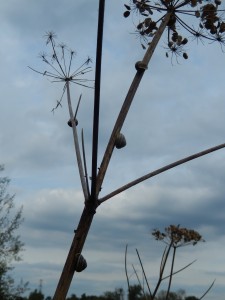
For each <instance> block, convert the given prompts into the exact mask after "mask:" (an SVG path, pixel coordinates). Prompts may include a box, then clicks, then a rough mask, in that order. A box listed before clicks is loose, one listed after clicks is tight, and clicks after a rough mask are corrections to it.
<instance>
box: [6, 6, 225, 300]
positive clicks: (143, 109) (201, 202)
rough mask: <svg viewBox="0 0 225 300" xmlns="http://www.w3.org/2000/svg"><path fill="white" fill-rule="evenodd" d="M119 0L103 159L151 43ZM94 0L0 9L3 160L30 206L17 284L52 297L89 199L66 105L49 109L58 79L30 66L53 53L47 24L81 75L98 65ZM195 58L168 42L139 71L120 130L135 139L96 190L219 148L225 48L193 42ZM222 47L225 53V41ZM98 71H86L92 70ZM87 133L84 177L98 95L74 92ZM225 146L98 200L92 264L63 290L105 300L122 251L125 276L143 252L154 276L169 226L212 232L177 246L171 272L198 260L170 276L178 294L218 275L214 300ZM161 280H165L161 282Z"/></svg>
mask: <svg viewBox="0 0 225 300" xmlns="http://www.w3.org/2000/svg"><path fill="white" fill-rule="evenodd" d="M123 12H124V6H123V1H120V0H114V1H106V14H105V29H104V46H103V68H102V90H101V117H100V136H99V143H100V144H99V158H98V164H100V162H101V159H102V156H103V153H104V150H105V147H106V144H107V142H108V139H109V136H110V133H111V130H112V127H113V124H114V122H115V119H116V117H117V114H118V112H119V109H120V106H121V105H122V102H123V100H124V97H125V96H126V92H127V89H128V88H129V85H130V83H131V81H132V79H133V76H134V74H135V68H134V64H135V62H136V61H138V60H141V59H142V57H143V55H144V50H143V49H142V47H141V46H140V41H139V38H138V37H137V36H136V35H135V34H133V33H134V30H135V27H134V22H135V18H134V19H132V18H129V19H124V18H123ZM97 14H98V1H97V0H92V1H87V0H82V1H81V0H76V1H72V0H66V1H59V0H47V1H46V0H39V1H35V0H29V1H28V0H21V1H19V2H18V1H16V0H9V1H1V4H0V28H1V30H0V40H1V47H0V57H1V59H0V61H1V72H0V76H1V80H0V90H1V108H0V128H1V131H0V163H2V164H4V165H5V171H4V175H5V176H8V177H10V179H11V185H10V189H9V192H10V193H15V194H16V197H15V204H16V207H17V208H19V207H20V206H21V205H23V215H24V218H25V221H24V223H23V225H22V226H21V228H20V231H19V233H20V235H21V240H22V241H23V242H24V243H25V251H24V252H23V255H22V256H23V260H22V261H21V262H19V263H17V264H16V267H15V270H14V272H13V275H14V276H15V278H16V280H17V281H19V280H20V279H23V281H29V282H30V284H29V286H30V288H31V290H33V289H35V288H38V286H39V283H40V280H42V290H43V292H44V294H45V295H46V296H47V295H53V293H54V290H55V288H56V285H57V282H58V279H59V276H60V274H61V271H62V268H63V265H64V262H65V259H66V256H67V253H68V250H69V247H70V244H71V241H72V238H73V231H74V229H75V228H76V226H77V224H78V222H79V218H80V214H81V212H82V209H83V196H82V191H81V187H80V181H79V176H78V171H77V166H76V158H75V155H74V147H73V140H72V132H71V129H70V128H69V127H68V125H67V121H68V119H69V114H68V108H67V105H66V99H64V100H63V102H62V108H61V107H59V108H58V109H57V110H56V111H55V113H54V114H53V113H52V112H51V110H52V108H53V107H54V106H55V105H56V100H58V99H59V98H60V96H61V94H62V89H63V84H61V83H51V82H50V81H49V80H47V78H46V77H43V76H42V75H40V74H37V73H35V72H33V71H31V69H29V68H28V66H30V67H32V68H35V69H38V70H40V71H44V70H45V69H46V65H44V63H43V62H42V61H41V59H40V58H39V57H38V55H39V53H40V52H42V51H45V52H48V51H49V49H48V48H46V44H45V39H44V38H43V36H44V35H45V33H46V32H47V31H50V30H53V31H54V32H55V33H56V34H57V41H58V42H59V43H60V42H64V43H65V44H66V45H68V47H69V48H72V49H74V50H75V51H76V53H77V54H76V57H75V59H74V65H73V67H74V69H76V68H77V67H79V66H80V65H81V64H82V63H83V62H84V61H85V60H86V59H87V57H88V56H90V57H91V58H92V59H93V61H95V48H96V31H97V29H96V26H97ZM189 35H190V34H189V33H187V35H186V36H187V37H188V38H189V43H188V44H187V51H188V55H189V59H188V60H184V59H182V58H180V59H179V62H178V63H176V60H175V61H174V60H173V61H172V62H171V59H170V58H167V57H166V55H165V51H166V50H165V46H166V39H165V36H164V37H163V38H162V40H161V42H160V44H159V45H158V48H157V50H156V52H155V54H154V56H153V59H152V61H151V63H150V66H149V69H148V71H147V72H146V74H145V75H144V78H143V80H142V82H141V85H140V88H139V90H138V92H137V94H136V97H135V100H134V103H133V104H132V107H131V109H130V112H129V115H128V117H127V119H126V122H125V124H124V127H123V129H122V132H123V133H124V135H125V136H126V140H127V146H126V147H125V148H123V149H121V150H115V151H114V153H113V158H112V160H111V163H110V166H109V169H108V173H107V176H106V178H105V181H104V183H103V189H102V191H101V196H104V195H106V194H107V193H109V192H111V191H113V190H114V189H116V188H118V187H120V186H121V185H124V184H126V183H128V182H130V181H131V180H134V179H135V178H137V177H140V176H142V175H145V174H146V173H149V172H151V171H154V170H155V169H158V168H160V167H163V166H164V165H167V164H169V163H172V162H174V161H176V160H178V159H181V158H183V157H185V156H188V155H191V154H194V153H196V152H199V151H202V150H204V149H207V148H210V147H213V146H215V145H217V144H222V143H224V141H225V140H224V137H225V118H224V115H225V91H224V69H225V56H224V55H225V54H224V53H223V51H221V47H220V45H218V44H216V43H211V44H210V43H209V42H207V41H206V42H204V44H202V43H201V42H199V43H197V42H196V41H195V40H194V41H192V38H191V37H189ZM223 50H225V48H224V49H223ZM94 67H95V66H94V64H93V72H92V73H91V74H90V75H88V76H89V78H94ZM71 92H72V101H73V105H74V107H75V106H76V103H77V100H78V98H79V95H80V94H81V93H82V101H81V105H80V108H79V112H78V120H79V125H78V130H79V134H80V131H81V129H82V128H83V129H84V137H85V147H86V152H87V153H86V155H87V163H88V172H89V174H90V170H91V135H92V114H93V90H91V89H87V88H82V87H80V86H78V85H73V86H71ZM224 170H225V150H219V151H217V152H214V153H213V154H209V155H208V156H205V157H202V158H200V159H198V160H195V161H192V162H189V163H187V164H185V165H182V166H179V167H177V168H175V169H172V170H170V171H168V172H166V173H163V174H161V175H158V176H156V177H153V178H152V179H151V180H148V181H145V182H143V183H142V184H140V185H137V186H135V187H133V188H131V189H130V190H128V191H126V192H124V193H121V194H119V195H118V196H116V197H115V198H113V199H110V200H108V201H106V202H105V203H104V204H102V205H101V206H100V207H99V208H98V211H97V213H96V215H95V218H94V222H93V224H92V227H91V230H90V233H89V235H88V238H87V242H86V244H85V247H84V251H83V254H84V256H85V258H86V259H87V261H88V268H87V269H86V270H85V271H84V272H82V273H80V274H76V275H75V277H74V280H73V283H72V285H71V288H70V290H69V294H72V293H75V294H77V295H81V294H83V293H86V294H89V295H90V294H92V295H93V294H94V295H98V294H101V293H103V292H105V291H107V290H110V291H113V290H114V289H115V288H118V287H123V288H124V289H125V290H126V288H127V287H126V278H125V272H124V251H125V245H126V244H128V245H129V249H128V264H129V265H128V268H129V274H130V275H131V283H137V282H136V281H135V278H134V275H132V272H133V271H132V267H131V265H132V264H134V265H135V266H136V268H137V270H140V267H139V265H138V261H137V257H136V254H135V249H136V248H138V250H139V252H140V254H141V257H142V260H143V262H144V264H145V267H146V273H147V275H148V279H149V282H150V283H151V284H152V285H154V284H155V283H156V280H157V275H158V268H159V262H160V258H161V254H162V252H163V250H164V245H163V244H160V243H159V242H156V241H154V239H153V237H152V236H151V231H152V230H153V229H154V228H159V229H163V228H164V227H166V226H168V225H170V224H181V226H184V227H188V228H192V229H195V230H198V231H199V232H200V233H201V234H202V235H203V237H204V239H205V240H206V243H201V244H199V245H197V246H195V247H191V246H190V247H184V248H181V249H179V251H178V256H177V261H176V265H175V268H176V269H179V268H181V267H183V266H184V265H185V264H187V263H189V262H191V261H193V260H194V259H197V261H196V263H195V264H194V265H192V266H191V267H190V268H189V269H187V270H185V271H184V272H182V273H180V274H179V275H177V276H175V277H174V285H173V289H174V290H177V289H179V288H183V289H185V290H186V292H187V294H188V295H195V296H197V297H200V296H201V295H202V293H203V292H204V291H205V290H206V289H207V287H208V286H209V285H210V284H211V282H212V281H213V280H214V279H216V282H215V285H214V287H213V290H212V291H211V292H210V296H208V298H209V299H215V300H221V299H224V294H225V269H224V268H225V256H224V248H225V215H224V211H225V201H224V196H225V186H224V181H225V171H224ZM162 288H165V286H164V287H162Z"/></svg>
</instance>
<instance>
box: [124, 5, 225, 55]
mask: <svg viewBox="0 0 225 300" xmlns="http://www.w3.org/2000/svg"><path fill="white" fill-rule="evenodd" d="M221 3H222V2H221V1H220V0H214V1H203V0H185V1H184V0H159V1H151V0H130V3H129V5H127V4H124V6H125V8H126V11H125V12H124V17H126V18H127V17H129V16H130V14H131V12H133V13H135V14H136V15H138V20H139V22H138V24H137V25H136V30H135V34H136V35H138V36H139V38H140V41H141V45H142V47H143V48H144V49H145V48H146V45H148V44H150V43H151V38H152V37H153V36H154V35H155V34H156V33H157V30H158V27H159V24H160V22H161V21H162V20H163V18H164V16H165V15H166V14H167V13H170V14H171V15H170V20H169V22H168V24H167V30H168V34H167V37H168V38H167V47H166V49H167V51H166V56H167V57H169V54H171V55H172V58H173V56H174V55H175V56H176V59H177V58H178V57H179V56H182V57H183V58H184V59H187V58H188V55H187V52H186V50H185V47H184V45H186V44H187V42H188V39H187V37H182V34H181V33H180V31H181V30H182V28H183V29H185V30H186V31H188V33H189V34H191V35H192V36H193V37H195V38H197V39H199V38H200V39H201V40H202V39H207V40H209V41H211V42H214V41H217V42H219V43H220V45H221V48H222V46H224V45H225V35H224V34H225V22H224V20H223V12H224V11H225V9H221V8H220V7H221V6H222V5H221ZM153 15H154V19H153ZM182 16H186V18H185V20H183V19H182ZM187 16H190V17H195V18H197V19H199V21H198V22H197V23H198V28H197V29H194V28H193V26H192V25H193V24H191V25H189V24H188V23H187V21H186V20H187ZM188 20H190V18H188ZM222 50H223V49H222Z"/></svg>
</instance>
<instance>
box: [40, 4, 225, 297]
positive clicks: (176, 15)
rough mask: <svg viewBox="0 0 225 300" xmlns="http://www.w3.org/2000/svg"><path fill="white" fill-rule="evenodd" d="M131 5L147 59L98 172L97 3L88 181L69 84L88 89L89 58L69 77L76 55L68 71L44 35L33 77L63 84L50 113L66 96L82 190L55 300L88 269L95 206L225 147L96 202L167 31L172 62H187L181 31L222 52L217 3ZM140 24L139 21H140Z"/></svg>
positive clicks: (224, 40) (50, 36) (139, 64)
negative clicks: (46, 48) (45, 50)
mask: <svg viewBox="0 0 225 300" xmlns="http://www.w3.org/2000/svg"><path fill="white" fill-rule="evenodd" d="M130 2H131V4H130V5H127V4H125V8H126V11H125V13H124V17H128V16H129V15H130V13H131V12H135V14H136V13H137V14H138V19H139V21H138V22H139V23H138V24H137V27H136V29H137V30H136V32H135V33H136V34H137V35H138V36H139V37H140V40H141V44H142V47H143V48H144V49H146V52H145V55H144V57H143V59H142V61H139V62H137V63H136V64H135V68H136V73H135V76H134V79H133V81H132V83H131V86H130V88H129V90H128V93H127V96H126V98H125V100H124V103H123V105H122V107H121V110H120V112H119V115H118V118H117V120H116V122H115V125H114V128H113V130H112V133H111V136H110V138H109V142H108V144H107V147H106V149H105V152H104V155H103V158H102V161H101V164H100V168H98V135H99V112H100V88H101V57H102V38H103V23H104V7H105V1H104V0H99V19H98V35H97V50H96V72H95V84H94V107H93V136H92V164H91V176H88V174H87V167H86V155H85V147H84V137H83V132H82V153H83V158H82V156H81V151H80V146H79V140H78V134H77V125H78V121H77V119H76V116H77V110H78V107H79V103H80V99H81V97H80V99H79V101H78V105H77V108H76V112H75V114H74V111H73V108H72V103H71V93H70V87H71V85H72V83H74V84H78V85H81V86H84V87H90V86H88V85H87V84H88V81H89V80H88V79H86V78H84V77H83V75H85V74H86V73H88V72H89V71H90V67H89V64H90V62H91V60H90V58H88V59H87V61H85V62H84V63H83V64H82V65H81V66H80V67H79V68H77V69H76V70H75V71H71V62H72V58H73V55H74V51H70V52H69V60H68V61H69V63H68V65H66V48H65V45H64V44H59V48H57V45H56V42H55V40H56V39H55V38H56V36H55V34H54V33H53V32H48V33H47V35H46V38H47V41H46V43H47V45H50V47H51V55H50V57H51V59H48V56H46V55H45V54H42V55H41V59H42V60H43V62H44V63H46V64H47V65H48V67H49V68H50V71H49V70H47V71H46V70H45V71H37V70H34V71H35V72H37V73H40V74H42V75H43V76H47V77H49V78H50V79H52V80H53V81H54V82H64V88H63V93H62V96H61V98H60V100H59V101H57V104H56V106H55V108H54V109H53V111H55V109H57V108H58V107H59V106H61V102H62V98H63V95H64V94H66V96H67V101H68V109H69V117H70V120H69V123H68V125H69V126H70V127H72V133H73V139H74V146H75V153H76V157H77V165H78V170H79V174H80V181H81V187H82V190H83V196H84V203H85V204H84V209H83V212H82V215H81V218H80V221H79V224H78V226H77V230H76V232H75V235H74V237H73V241H72V244H71V248H70V250H69V253H68V256H67V259H66V262H65V265H64V268H63V270H62V274H61V277H60V279H59V282H58V285H57V288H56V291H55V295H54V298H53V299H54V300H64V299H65V297H66V295H67V292H68V289H69V287H70V284H71V281H72V278H73V275H74V273H75V271H78V272H80V271H81V270H82V269H84V268H85V267H86V263H84V259H83V257H82V254H81V253H82V249H83V246H84V243H85V241H86V237H87V235H88V232H89V229H90V226H91V224H92V220H93V218H94V215H95V213H96V210H97V208H98V206H99V205H101V204H102V203H104V202H105V201H107V200H108V199H111V198H112V197H114V196H115V195H118V194H119V193H121V192H123V191H125V190H127V189H129V188H131V187H133V186H134V185H136V184H139V183H141V182H143V181H145V180H147V179H150V178H152V177H153V176H156V175H158V174H161V173H162V172H165V171H167V170H169V169H171V168H174V167H176V166H178V165H181V164H184V163H186V162H188V161H191V160H193V159H196V158H198V157H201V156H203V155H206V154H208V153H211V152H213V151H217V150H219V149H222V148H224V147H225V144H224V143H223V144H221V145H217V146H215V147H213V148H210V149H206V150H204V151H201V152H198V153H196V154H193V155H190V156H188V157H185V158H183V159H181V160H179V161H176V162H173V163H171V164H169V165H166V166H164V167H162V168H160V169H157V170H155V171H153V172H150V173H148V174H146V175H144V176H142V177H140V178H137V179H135V180H133V181H131V182H129V183H127V184H126V185H124V186H121V187H119V188H118V189H116V190H114V191H112V192H111V193H109V194H107V195H105V196H103V197H99V193H100V191H101V187H102V184H103V181H104V178H105V175H106V172H107V169H108V166H109V163H110V160H111V157H112V154H113V151H114V149H115V148H119V149H120V148H123V147H124V146H125V145H126V140H125V137H124V136H123V134H122V133H121V129H122V126H123V124H124V121H125V119H126V117H127V114H128V111H129V109H130V106H131V104H132V101H133V99H134V96H135V93H136V91H137V89H138V87H139V84H140V82H141V80H142V78H143V75H144V74H145V72H146V70H147V68H148V64H149V62H150V60H151V58H152V55H153V53H154V51H155V49H156V47H157V45H158V43H159V41H160V40H161V37H162V36H163V33H164V32H165V31H167V51H166V56H169V55H171V62H172V61H173V59H174V57H175V59H176V60H178V58H179V57H183V58H184V59H187V58H188V54H187V52H186V50H185V45H186V44H187V43H188V39H187V38H186V37H183V33H182V32H181V31H182V30H185V31H186V32H188V35H192V36H193V38H195V39H200V40H202V39H207V40H209V41H210V42H218V43H219V44H220V46H221V47H223V46H224V44H225V37H224V32H225V22H224V20H223V15H222V12H223V11H224V9H220V5H221V1H219V0H215V1H214V2H213V1H210V2H209V1H202V0H185V1H184V0H176V1H175V0H164V1H158V2H157V3H155V1H150V0H133V1H130ZM183 16H189V19H193V18H195V19H197V22H198V25H197V29H194V28H195V27H193V24H192V23H191V24H189V23H187V22H186V20H183ZM141 18H142V19H141ZM140 19H141V20H140ZM57 49H60V50H59V51H60V53H57ZM89 177H91V187H90V189H89V181H88V178H89ZM80 262H82V265H80Z"/></svg>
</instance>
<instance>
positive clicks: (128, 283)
mask: <svg viewBox="0 0 225 300" xmlns="http://www.w3.org/2000/svg"><path fill="white" fill-rule="evenodd" d="M127 248H128V245H126V250H125V274H126V278H127V285H128V292H129V291H130V282H129V277H128V272H127Z"/></svg>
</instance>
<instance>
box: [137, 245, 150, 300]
mask: <svg viewBox="0 0 225 300" xmlns="http://www.w3.org/2000/svg"><path fill="white" fill-rule="evenodd" d="M136 252H137V256H138V259H139V262H140V265H141V269H142V272H143V274H144V278H145V282H146V284H147V287H148V291H149V294H150V299H152V292H151V289H150V286H149V284H148V279H147V277H146V273H145V270H144V267H143V264H142V261H141V257H140V255H139V252H138V250H137V249H136Z"/></svg>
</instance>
